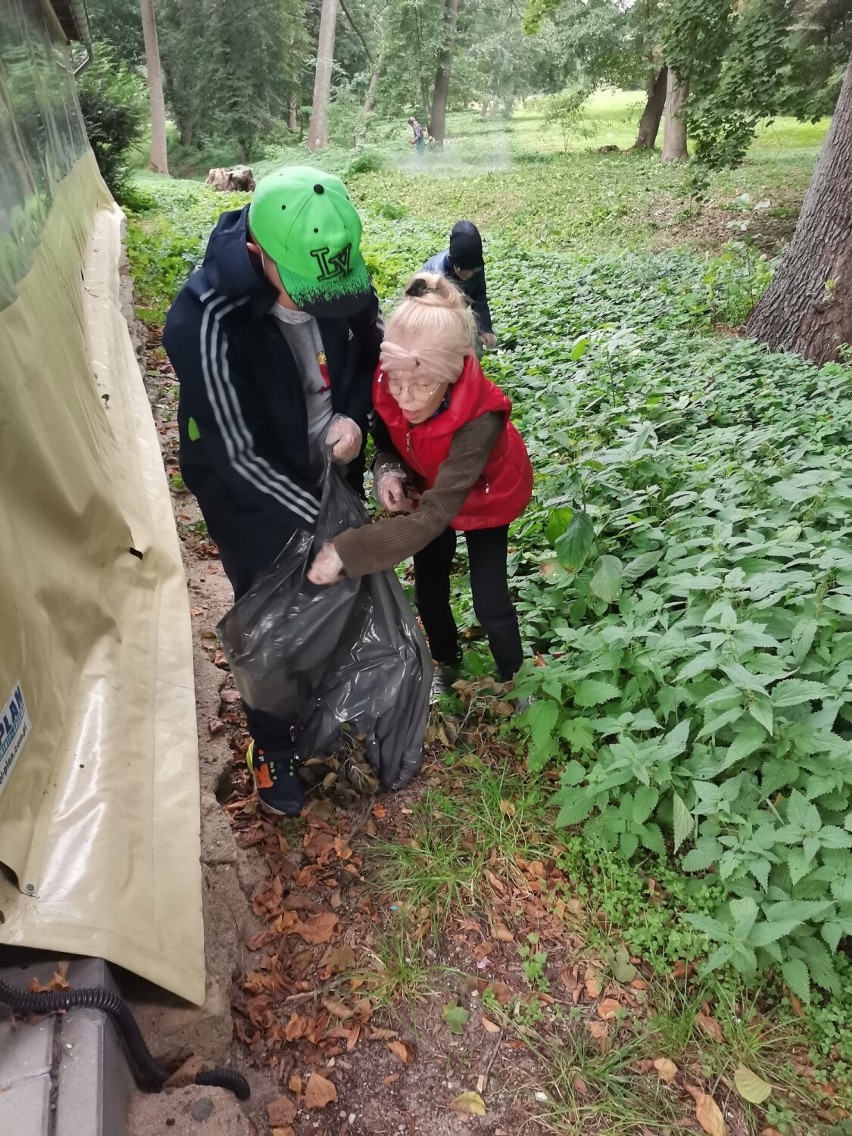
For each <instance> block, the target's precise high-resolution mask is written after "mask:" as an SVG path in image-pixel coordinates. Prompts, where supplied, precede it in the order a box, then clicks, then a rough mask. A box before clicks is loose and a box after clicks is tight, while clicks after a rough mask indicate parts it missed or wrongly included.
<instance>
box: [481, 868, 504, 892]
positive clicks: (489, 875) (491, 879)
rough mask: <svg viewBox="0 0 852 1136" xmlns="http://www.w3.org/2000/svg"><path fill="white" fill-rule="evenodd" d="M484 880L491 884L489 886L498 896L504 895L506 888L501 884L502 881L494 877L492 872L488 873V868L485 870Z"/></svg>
mask: <svg viewBox="0 0 852 1136" xmlns="http://www.w3.org/2000/svg"><path fill="white" fill-rule="evenodd" d="M485 878H486V880H488V882H489V883H490V884H491V886H492V887H493V888H494V890H495V891H496V892H499V893H500V895H505V894H506V886H505V884H504V883H503V881H502V880H501V879H498V878H497V876H495V875H494V873H493V872H490V871H489V870H488V868H486V869H485Z"/></svg>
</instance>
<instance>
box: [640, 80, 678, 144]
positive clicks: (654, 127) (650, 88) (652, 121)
mask: <svg viewBox="0 0 852 1136" xmlns="http://www.w3.org/2000/svg"><path fill="white" fill-rule="evenodd" d="M668 79H669V69H668V67H661V68H660V69H659V71H658V72H657V73H656V74H653V73H651V75H650V76H649V78H648V83H647V88H646V95H647V99H646V102H645V109H644V110H643V111H642V117H641V118H640V119H639V129H638V131H637V133H636V141H635V142H634V143H633V148H634V149H635V150H653V149H654V146H655V145H656V144H657V135H658V134H659V132H660V122H661V121H662V118H663V111H664V110H665V106H666V93H667V91H668Z"/></svg>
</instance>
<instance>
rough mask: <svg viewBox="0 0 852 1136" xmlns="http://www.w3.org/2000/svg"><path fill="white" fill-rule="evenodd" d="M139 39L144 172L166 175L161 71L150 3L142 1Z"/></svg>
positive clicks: (149, 0) (166, 160)
mask: <svg viewBox="0 0 852 1136" xmlns="http://www.w3.org/2000/svg"><path fill="white" fill-rule="evenodd" d="M142 35H143V36H144V39H145V66H146V69H147V72H148V100H149V102H150V104H151V161H150V163H149V167H148V168H149V169H151V170H153V171H154V173H157V174H167V173H168V172H169V159H168V155H167V153H166V103H165V100H164V98H163V70H162V67H161V66H160V46H159V44H158V42H157V20H156V16H155V14H154V0H142Z"/></svg>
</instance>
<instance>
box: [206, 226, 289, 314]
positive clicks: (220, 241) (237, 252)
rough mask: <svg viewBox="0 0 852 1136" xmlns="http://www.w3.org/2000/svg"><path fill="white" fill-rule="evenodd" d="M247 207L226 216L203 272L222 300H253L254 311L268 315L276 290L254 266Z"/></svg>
mask: <svg viewBox="0 0 852 1136" xmlns="http://www.w3.org/2000/svg"><path fill="white" fill-rule="evenodd" d="M248 208H249V207H248V205H245V206H244V207H243V208H242V209H229V210H228V211H227V212H226V213H223V214H222V215H221V217H220V218H219V220H218V221H217V222H216V226H215V228H214V229H213V232H212V233H211V234H210V239H209V241H208V242H207V250H206V252H205V253H204V261H203V264H202V268H203V271H204V276H205V278H206V281H207V283H208V284H209V285H210V287H211V288H214V289H215V290H216V291H217V292H218V293H219V294H220V295H221V296H231V297H235V298H236V297H237V296H251V297H252V306H253V307H254V309H255V311H258V312H267V311H269V309H270V308H271V307H272V305H273V304H274V303H275V295H276V293H275V289H274V288H273V287H272V285H271V284H270V283H269V281H268V280H266V279H265V277H263V276H261V275H260V273H259V272H258V271H257V269H256V268H255V267H254V264H253V263H252V260H251V257H250V256H249V251H248V249H247V247H246V241H247V240H248V239H249V229H248Z"/></svg>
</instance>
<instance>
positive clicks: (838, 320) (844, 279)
mask: <svg viewBox="0 0 852 1136" xmlns="http://www.w3.org/2000/svg"><path fill="white" fill-rule="evenodd" d="M745 330H746V333H747V334H748V335H751V336H754V338H755V339H759V340H760V341H761V343H765V344H767V345H768V346H769V347H772V348H774V349H776V350H783V351H795V352H796V353H797V354H799V355H804V357H805V358H806V359H810V360H811V361H812V362H814V363H818V364H821V363H826V362H828V361H829V360H832V359H836V358H837V357H838V348H839V347H840V346H841V345H842V344H844V343H848V344H852V60H850V62H849V65H848V66H847V68H846V76H845V78H844V80H843V86H842V87H841V89H840V97H839V98H838V100H837V106H836V107H835V110H834V117H833V118H832V120H831V126H830V128H829V131H828V135H827V137H826V139H825V142H824V143H823V146H822V150H821V152H820V156H819V160H818V162H817V165H816V169H815V170H814V175H813V177H812V178H811V183H810V185H809V186H808V192H807V193H806V194H805V200H804V203H803V204H802V211H801V213H800V214H799V221H798V224H797V225H796V231H795V233H794V234H793V239H792V241H791V242H790V247H789V248H788V249H787V252H786V254H785V256H784V259H783V260H782V261H781V266H780V267H779V269H778V271H777V272H776V273H775V276H774V278H773V280H772V283H771V284H770V285H769V287H768V289H767V290H766V292H765V293H764V295H763V298H762V299H761V301H760V303H759V304H758V305H757V307H756V308H755V309H754V311H753V312H752V313H751V315H750V316H749V318H748V321H747V323H746V325H745Z"/></svg>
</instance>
